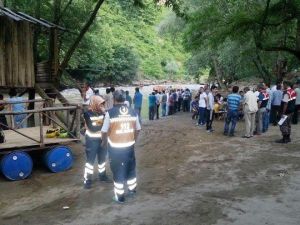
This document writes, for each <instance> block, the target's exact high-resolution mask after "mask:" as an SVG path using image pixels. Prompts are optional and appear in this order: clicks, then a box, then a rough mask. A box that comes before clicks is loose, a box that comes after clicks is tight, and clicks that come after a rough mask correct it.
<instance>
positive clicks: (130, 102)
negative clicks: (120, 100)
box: [125, 91, 132, 108]
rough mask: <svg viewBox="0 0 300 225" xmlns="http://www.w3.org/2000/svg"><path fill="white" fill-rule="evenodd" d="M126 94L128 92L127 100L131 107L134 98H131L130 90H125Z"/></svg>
mask: <svg viewBox="0 0 300 225" xmlns="http://www.w3.org/2000/svg"><path fill="white" fill-rule="evenodd" d="M125 94H126V101H128V103H129V107H130V108H131V105H132V98H131V96H130V95H129V91H125Z"/></svg>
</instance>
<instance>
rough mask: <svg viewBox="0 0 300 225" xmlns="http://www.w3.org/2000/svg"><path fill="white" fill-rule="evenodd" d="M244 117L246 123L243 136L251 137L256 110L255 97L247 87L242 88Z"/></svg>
mask: <svg viewBox="0 0 300 225" xmlns="http://www.w3.org/2000/svg"><path fill="white" fill-rule="evenodd" d="M244 93H245V95H244V102H243V106H244V117H245V125H246V133H245V135H244V136H243V137H244V138H250V137H253V132H254V129H255V115H256V112H257V110H258V105H257V97H256V95H255V93H253V91H250V88H249V87H245V88H244Z"/></svg>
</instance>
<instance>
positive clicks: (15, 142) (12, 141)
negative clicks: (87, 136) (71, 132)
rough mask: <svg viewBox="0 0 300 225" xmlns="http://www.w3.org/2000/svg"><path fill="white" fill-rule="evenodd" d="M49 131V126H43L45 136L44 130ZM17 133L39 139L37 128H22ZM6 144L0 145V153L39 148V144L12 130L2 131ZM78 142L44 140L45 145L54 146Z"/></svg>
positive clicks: (54, 139) (55, 139)
mask: <svg viewBox="0 0 300 225" xmlns="http://www.w3.org/2000/svg"><path fill="white" fill-rule="evenodd" d="M47 129H50V127H49V126H43V131H44V132H43V134H46V133H45V132H46V130H47ZM18 131H20V132H22V133H24V134H28V135H30V137H32V138H33V139H37V140H39V138H40V128H39V127H30V128H22V129H19V130H18ZM4 135H5V139H6V142H5V143H2V144H0V151H5V150H7V149H14V148H18V149H19V148H25V147H34V146H36V147H40V144H39V143H36V142H35V141H33V140H30V139H28V138H26V137H23V136H22V135H20V134H17V133H15V132H14V131H12V130H5V131H4ZM74 141H78V139H75V138H44V144H45V145H56V144H63V143H65V144H66V143H70V142H74Z"/></svg>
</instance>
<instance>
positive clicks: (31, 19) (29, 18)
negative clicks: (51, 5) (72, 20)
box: [0, 6, 66, 31]
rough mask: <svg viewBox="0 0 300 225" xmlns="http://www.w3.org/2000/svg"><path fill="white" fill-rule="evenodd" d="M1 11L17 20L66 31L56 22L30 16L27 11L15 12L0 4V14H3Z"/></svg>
mask: <svg viewBox="0 0 300 225" xmlns="http://www.w3.org/2000/svg"><path fill="white" fill-rule="evenodd" d="M1 13H2V14H3V15H5V16H7V17H9V18H11V19H13V20H15V21H27V22H30V23H33V24H36V25H40V26H44V27H47V28H57V29H59V30H63V31H66V29H65V28H63V27H61V26H58V25H56V24H54V23H51V22H49V21H47V20H44V19H37V18H34V17H32V16H29V15H27V14H26V13H23V12H13V11H11V10H10V9H9V8H5V7H2V6H0V15H1Z"/></svg>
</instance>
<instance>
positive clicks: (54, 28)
mask: <svg viewBox="0 0 300 225" xmlns="http://www.w3.org/2000/svg"><path fill="white" fill-rule="evenodd" d="M38 26H40V27H43V28H45V30H46V31H47V33H48V34H51V35H49V37H50V39H49V59H48V60H46V61H43V62H35V60H34V55H33V52H34V51H33V38H34V37H33V35H34V30H35V29H36V28H37V27H38ZM58 30H61V31H65V30H66V29H64V28H62V27H60V26H58V25H55V24H53V23H51V22H48V21H46V20H44V19H36V18H34V17H32V16H29V15H27V14H25V13H23V12H13V11H11V10H10V9H8V8H5V7H1V6H0V87H9V88H10V87H22V88H34V87H35V84H36V83H51V82H52V81H53V80H54V79H55V76H56V73H57V71H58V67H59V59H58V47H57V46H58V44H57V43H58V40H57V38H58ZM52 39H54V40H52Z"/></svg>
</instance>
